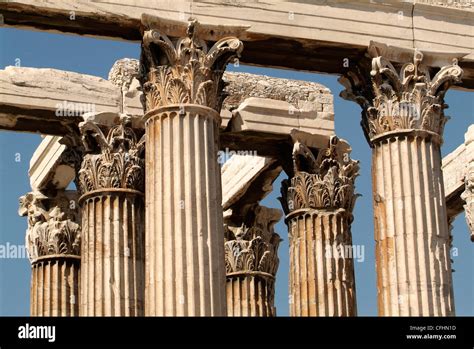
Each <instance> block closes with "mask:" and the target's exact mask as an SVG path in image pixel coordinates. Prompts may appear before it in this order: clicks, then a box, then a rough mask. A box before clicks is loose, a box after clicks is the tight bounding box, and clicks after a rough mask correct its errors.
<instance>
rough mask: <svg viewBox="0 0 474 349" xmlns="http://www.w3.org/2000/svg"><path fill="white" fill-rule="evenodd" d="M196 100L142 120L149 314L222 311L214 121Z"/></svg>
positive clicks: (222, 272)
mask: <svg viewBox="0 0 474 349" xmlns="http://www.w3.org/2000/svg"><path fill="white" fill-rule="evenodd" d="M219 118H220V117H219V115H218V113H217V112H216V111H215V110H212V109H210V108H207V107H202V106H198V105H185V106H181V108H179V106H175V107H173V106H168V107H165V108H160V109H157V110H154V111H153V112H152V114H151V115H149V119H148V121H147V124H146V135H147V140H146V142H147V144H148V146H147V150H146V163H147V172H146V186H145V187H146V222H147V223H146V250H147V261H146V265H147V273H146V299H147V302H146V309H147V315H166V316H168V315H169V316H175V315H186V316H196V315H202V316H207V315H221V316H222V315H225V313H226V311H225V285H224V283H225V269H224V263H223V262H224V236H223V229H222V227H223V223H222V219H223V218H222V206H221V204H220V203H221V201H222V194H221V185H220V167H219V164H218V162H217V151H218V145H217V140H218V120H220V119H219Z"/></svg>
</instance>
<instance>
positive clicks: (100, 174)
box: [78, 116, 145, 194]
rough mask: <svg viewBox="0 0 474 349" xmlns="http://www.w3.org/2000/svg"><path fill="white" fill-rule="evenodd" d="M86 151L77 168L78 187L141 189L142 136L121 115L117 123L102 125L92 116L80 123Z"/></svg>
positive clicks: (86, 188) (82, 188)
mask: <svg viewBox="0 0 474 349" xmlns="http://www.w3.org/2000/svg"><path fill="white" fill-rule="evenodd" d="M79 129H80V131H81V134H82V137H83V143H84V148H85V151H86V153H87V154H86V155H84V159H83V161H82V165H81V169H80V170H79V181H78V182H79V190H80V192H81V194H86V193H88V192H91V191H95V190H107V189H133V190H137V191H140V192H143V191H144V172H145V169H144V160H143V152H144V146H145V138H144V137H143V136H142V137H141V138H139V134H138V133H139V132H140V133H142V131H138V130H135V129H133V128H132V127H131V120H130V119H129V118H127V117H124V116H122V117H121V118H120V121H119V123H118V125H115V126H112V127H110V126H101V125H98V124H97V123H96V122H94V121H92V120H86V121H84V122H82V123H80V124H79Z"/></svg>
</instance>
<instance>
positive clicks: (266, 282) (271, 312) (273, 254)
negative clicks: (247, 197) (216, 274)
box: [224, 204, 281, 317]
mask: <svg viewBox="0 0 474 349" xmlns="http://www.w3.org/2000/svg"><path fill="white" fill-rule="evenodd" d="M241 211H243V212H241ZM232 218H233V219H230V217H229V219H228V220H226V223H227V224H225V226H224V227H225V244H224V246H225V267H226V276H227V282H226V295H227V315H228V316H263V317H268V316H276V308H275V305H274V299H275V276H276V272H277V270H278V263H279V260H278V246H279V244H280V241H281V239H280V236H279V235H278V234H277V233H275V231H274V225H275V223H277V222H278V221H279V220H280V218H281V211H280V210H278V209H274V208H268V207H264V206H260V205H258V204H254V205H250V206H247V207H244V208H243V209H242V210H240V211H239V212H238V213H236V212H235V209H232ZM237 221H238V223H241V224H240V225H239V224H238V223H236V222H237Z"/></svg>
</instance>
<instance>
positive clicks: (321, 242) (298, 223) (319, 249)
mask: <svg viewBox="0 0 474 349" xmlns="http://www.w3.org/2000/svg"><path fill="white" fill-rule="evenodd" d="M350 219H351V218H350V215H349V216H348V215H347V213H346V212H345V210H343V209H341V210H330V211H326V210H313V209H309V210H307V209H302V210H298V211H295V212H293V213H291V214H290V215H289V216H288V217H287V223H288V229H289V237H290V240H289V243H290V315H291V316H356V315H357V306H356V290H355V282H354V263H353V255H352V237H351V233H350V224H349V220H350Z"/></svg>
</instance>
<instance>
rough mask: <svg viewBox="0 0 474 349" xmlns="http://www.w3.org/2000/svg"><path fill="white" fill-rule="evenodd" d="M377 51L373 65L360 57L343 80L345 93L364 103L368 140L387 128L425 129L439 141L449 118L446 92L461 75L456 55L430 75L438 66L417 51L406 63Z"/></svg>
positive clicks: (365, 129)
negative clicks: (429, 62) (431, 63)
mask: <svg viewBox="0 0 474 349" xmlns="http://www.w3.org/2000/svg"><path fill="white" fill-rule="evenodd" d="M378 54H379V53H377V51H376V56H375V57H373V58H372V60H371V66H369V64H365V65H364V62H360V63H359V64H358V65H357V66H356V67H354V68H352V69H351V70H349V71H348V72H347V73H346V74H345V75H344V76H343V77H341V79H340V80H339V81H340V82H341V83H342V84H343V85H344V86H345V87H346V90H345V91H343V92H342V93H341V97H343V98H345V99H348V100H353V101H355V102H357V103H359V104H360V105H361V107H362V122H361V124H362V127H363V129H364V133H365V135H366V137H367V139H368V140H369V143H372V142H373V141H374V140H375V139H377V138H379V137H380V136H384V135H386V134H389V133H403V132H405V133H406V132H410V131H413V130H420V131H426V132H425V133H427V134H431V135H433V136H434V137H435V138H437V139H439V141H440V142H441V139H442V135H443V130H444V125H445V123H446V121H447V119H448V118H447V117H446V116H445V115H444V109H446V108H447V105H446V104H445V103H444V95H445V93H446V91H447V90H448V88H449V87H450V86H451V85H453V84H457V83H460V82H461V77H462V75H463V71H462V69H461V68H460V67H459V66H458V64H457V59H455V58H454V59H453V61H452V64H450V65H446V66H443V67H441V68H440V69H439V70H438V71H437V73H436V74H432V73H433V71H434V68H430V67H428V66H426V65H424V64H423V60H424V55H423V53H422V52H420V51H418V50H414V51H413V53H412V55H411V57H412V60H411V61H409V62H404V63H403V64H400V63H395V62H390V61H389V60H388V59H386V58H385V57H383V56H381V55H378ZM392 63H393V64H392Z"/></svg>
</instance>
